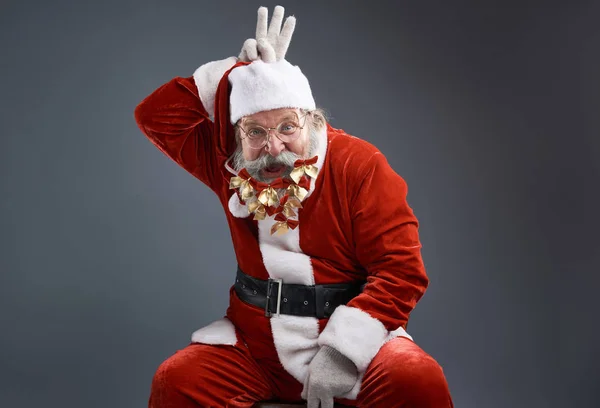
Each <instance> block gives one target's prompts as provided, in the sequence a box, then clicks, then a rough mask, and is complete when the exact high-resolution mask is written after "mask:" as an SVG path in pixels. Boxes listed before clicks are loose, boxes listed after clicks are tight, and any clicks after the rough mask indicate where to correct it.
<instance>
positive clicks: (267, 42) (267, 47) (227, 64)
mask: <svg viewBox="0 0 600 408" xmlns="http://www.w3.org/2000/svg"><path fill="white" fill-rule="evenodd" d="M284 12H285V9H284V8H283V7H281V6H277V7H275V10H274V11H273V18H272V19H271V24H270V25H269V28H268V29H267V20H268V10H267V8H266V7H260V8H259V9H258V18H257V22H256V39H254V38H249V39H247V40H246V41H245V42H244V45H243V46H242V50H241V52H240V55H239V57H238V58H235V57H229V58H226V59H224V60H219V61H212V62H208V63H206V64H204V65H202V66H201V67H200V68H198V69H197V70H196V71H195V72H194V81H195V82H196V87H197V88H198V94H199V95H200V100H201V101H202V105H203V106H204V109H206V111H207V112H208V115H209V118H210V119H211V120H213V118H214V109H215V96H216V93H217V87H218V86H219V81H221V78H223V74H225V72H226V71H227V70H229V69H230V68H231V67H233V66H234V65H235V63H236V62H238V60H241V61H245V62H251V61H255V60H257V59H259V58H260V59H262V60H263V61H264V62H275V61H279V60H282V59H284V58H285V54H286V52H287V50H288V48H289V46H290V41H291V40H292V34H293V33H294V29H295V27H296V17H294V16H290V17H288V18H287V19H286V20H285V24H284V25H283V29H282V28H281V22H282V21H283V14H284Z"/></svg>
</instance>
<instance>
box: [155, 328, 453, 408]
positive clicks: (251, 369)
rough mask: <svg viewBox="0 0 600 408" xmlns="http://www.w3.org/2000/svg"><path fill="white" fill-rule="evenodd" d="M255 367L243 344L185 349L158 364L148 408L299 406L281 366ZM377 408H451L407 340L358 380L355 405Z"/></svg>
mask: <svg viewBox="0 0 600 408" xmlns="http://www.w3.org/2000/svg"><path fill="white" fill-rule="evenodd" d="M269 370H270V371H266V370H265V369H264V368H263V367H260V366H259V365H258V364H257V363H256V361H255V360H254V359H253V358H252V356H251V355H250V352H249V351H248V349H247V348H246V347H245V346H244V344H243V342H238V344H237V345H236V346H212V345H205V344H191V345H189V346H187V347H186V348H184V349H182V350H179V351H178V352H176V353H175V354H174V355H173V356H171V357H170V358H168V359H167V360H166V361H165V362H163V363H162V364H161V365H160V367H159V368H158V370H157V372H156V374H155V376H154V379H153V381H152V391H151V395H150V402H149V407H150V408H171V407H173V408H174V407H177V408H186V407H199V406H200V407H252V406H253V405H254V403H255V402H258V401H266V400H272V399H279V400H281V401H299V400H300V393H301V392H302V384H300V383H299V382H298V381H296V380H295V379H294V378H293V377H292V376H291V375H290V374H288V373H287V372H286V371H285V370H284V369H283V367H281V368H280V369H279V370H275V371H276V372H273V370H274V369H273V368H272V367H271V368H269ZM336 401H337V402H340V403H342V404H345V405H351V406H358V407H373V408H377V407H383V408H394V407H398V408H408V407H410V408H421V407H423V408H424V407H431V408H449V407H453V404H452V399H451V397H450V392H449V390H448V384H447V382H446V379H445V377H444V374H443V372H442V368H441V367H440V366H439V365H438V363H437V362H436V361H435V360H434V359H433V358H432V357H431V356H429V355H428V354H427V353H425V352H424V351H423V350H422V349H421V348H420V347H419V346H417V345H416V344H415V343H413V342H412V341H411V340H409V339H407V338H404V337H398V338H396V339H394V340H391V341H389V342H388V343H386V344H385V345H384V346H383V347H382V348H381V349H380V350H379V353H377V355H376V356H375V358H374V359H373V361H372V362H371V365H370V366H369V368H368V369H367V372H366V373H365V376H364V378H363V382H362V387H361V391H360V393H359V394H358V398H357V399H356V401H350V400H342V399H340V400H336Z"/></svg>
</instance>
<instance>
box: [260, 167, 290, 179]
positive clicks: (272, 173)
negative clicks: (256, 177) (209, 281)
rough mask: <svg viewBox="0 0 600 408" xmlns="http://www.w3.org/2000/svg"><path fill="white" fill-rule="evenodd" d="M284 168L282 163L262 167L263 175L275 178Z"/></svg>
mask: <svg viewBox="0 0 600 408" xmlns="http://www.w3.org/2000/svg"><path fill="white" fill-rule="evenodd" d="M284 170H285V165H283V164H272V165H270V166H268V167H265V168H263V169H262V173H263V176H265V177H267V178H275V177H279V176H281V174H282V173H283V171H284Z"/></svg>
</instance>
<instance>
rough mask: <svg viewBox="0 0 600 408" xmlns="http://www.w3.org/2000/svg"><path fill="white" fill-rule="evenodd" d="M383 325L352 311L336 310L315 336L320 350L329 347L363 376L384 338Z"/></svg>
mask: <svg viewBox="0 0 600 408" xmlns="http://www.w3.org/2000/svg"><path fill="white" fill-rule="evenodd" d="M388 334H389V332H388V330H387V329H386V328H385V326H384V325H383V323H381V322H380V321H379V320H377V319H375V318H373V317H371V316H370V315H369V314H368V313H366V312H364V311H362V310H360V309H357V308H355V307H348V306H339V307H338V308H337V309H335V312H333V314H332V315H331V318H330V319H329V321H328V322H327V326H325V329H324V330H323V332H322V333H321V335H320V336H319V345H320V346H329V347H333V348H334V349H336V350H337V351H339V352H340V353H342V354H343V355H344V356H346V357H348V358H349V359H350V360H352V362H353V363H354V364H356V367H357V368H358V371H359V372H365V371H366V370H367V367H368V366H369V364H370V363H371V360H373V358H374V357H375V355H376V354H377V352H378V351H379V349H380V348H381V346H382V345H383V344H384V343H385V341H386V339H387V337H388Z"/></svg>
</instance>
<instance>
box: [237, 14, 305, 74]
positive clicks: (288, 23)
mask: <svg viewBox="0 0 600 408" xmlns="http://www.w3.org/2000/svg"><path fill="white" fill-rule="evenodd" d="M284 12H285V9H284V8H283V7H282V6H277V7H275V10H274V11H273V17H272V18H271V23H270V24H269V25H268V28H267V24H268V9H267V8H266V7H260V8H259V9H258V18H257V22H256V39H253V38H249V39H247V40H246V41H245V42H244V46H243V47H242V51H241V53H240V56H239V59H240V60H242V61H254V60H256V59H259V58H260V59H261V60H262V61H264V62H276V61H280V60H282V59H284V58H285V54H286V53H287V50H288V48H289V46H290V42H291V40H292V34H293V33H294V29H295V28H296V17H294V16H290V17H288V18H287V19H286V20H285V23H284V24H283V29H282V28H281V24H282V22H283V15H284Z"/></svg>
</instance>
